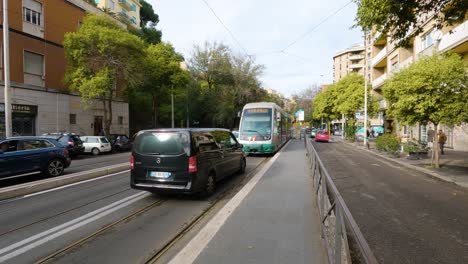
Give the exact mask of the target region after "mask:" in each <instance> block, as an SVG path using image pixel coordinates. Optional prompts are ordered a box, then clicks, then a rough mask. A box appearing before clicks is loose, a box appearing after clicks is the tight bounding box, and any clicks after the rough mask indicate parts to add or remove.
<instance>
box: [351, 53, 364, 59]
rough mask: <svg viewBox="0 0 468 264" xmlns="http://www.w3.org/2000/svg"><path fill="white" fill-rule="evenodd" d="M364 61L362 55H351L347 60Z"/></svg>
mask: <svg viewBox="0 0 468 264" xmlns="http://www.w3.org/2000/svg"><path fill="white" fill-rule="evenodd" d="M362 59H364V55H361V54H359V55H352V56H349V60H362Z"/></svg>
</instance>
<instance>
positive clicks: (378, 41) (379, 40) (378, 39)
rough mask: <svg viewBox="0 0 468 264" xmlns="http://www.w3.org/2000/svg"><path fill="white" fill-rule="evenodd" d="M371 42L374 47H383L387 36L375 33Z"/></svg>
mask: <svg viewBox="0 0 468 264" xmlns="http://www.w3.org/2000/svg"><path fill="white" fill-rule="evenodd" d="M373 41H374V45H385V44H386V43H387V36H386V35H383V34H382V33H381V32H376V33H375V34H374V39H373Z"/></svg>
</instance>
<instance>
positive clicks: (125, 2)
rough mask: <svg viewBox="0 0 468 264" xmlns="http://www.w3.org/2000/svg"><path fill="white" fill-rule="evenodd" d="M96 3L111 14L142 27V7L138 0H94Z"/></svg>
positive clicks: (134, 25)
mask: <svg viewBox="0 0 468 264" xmlns="http://www.w3.org/2000/svg"><path fill="white" fill-rule="evenodd" d="M94 2H95V3H96V5H97V6H98V7H99V8H100V9H102V10H106V12H107V13H108V14H110V15H115V16H116V17H119V18H120V19H121V20H122V21H125V22H126V23H127V24H129V25H132V26H133V27H136V28H140V8H141V4H140V2H139V1H138V0H94Z"/></svg>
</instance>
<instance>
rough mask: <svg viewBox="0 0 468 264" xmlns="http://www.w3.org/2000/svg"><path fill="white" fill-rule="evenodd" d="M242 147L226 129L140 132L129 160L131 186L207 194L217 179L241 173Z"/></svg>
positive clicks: (148, 189) (154, 190) (243, 164)
mask: <svg viewBox="0 0 468 264" xmlns="http://www.w3.org/2000/svg"><path fill="white" fill-rule="evenodd" d="M242 147H243V146H242V144H239V143H238V141H237V139H236V138H235V136H234V135H233V134H232V133H230V132H229V130H226V129H215V128H205V129H202V128H193V129H156V130H145V131H140V132H139V133H138V135H137V137H136V139H135V141H134V143H133V148H132V155H131V159H130V167H131V187H132V188H134V189H140V190H147V191H151V192H161V191H172V192H182V193H201V194H202V195H204V196H206V195H210V194H212V193H213V192H214V190H215V187H216V184H217V182H218V181H220V180H222V179H223V178H225V177H227V176H229V175H231V174H234V173H236V172H237V173H244V171H245V166H246V159H245V155H244V152H243V150H242Z"/></svg>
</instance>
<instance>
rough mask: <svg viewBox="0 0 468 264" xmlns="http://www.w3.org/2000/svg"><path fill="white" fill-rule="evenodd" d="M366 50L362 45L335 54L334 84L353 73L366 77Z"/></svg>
mask: <svg viewBox="0 0 468 264" xmlns="http://www.w3.org/2000/svg"><path fill="white" fill-rule="evenodd" d="M364 49H365V48H364V46H363V45H362V44H355V45H353V46H351V47H349V48H347V49H345V50H343V51H340V52H338V53H337V54H335V56H334V57H333V82H338V81H339V80H341V79H342V78H344V77H345V76H346V75H348V74H349V73H352V72H357V73H359V74H361V75H364V65H365V50H364Z"/></svg>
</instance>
